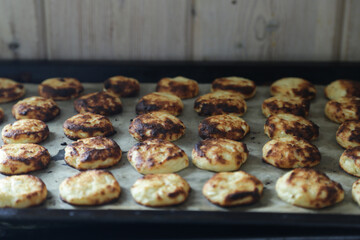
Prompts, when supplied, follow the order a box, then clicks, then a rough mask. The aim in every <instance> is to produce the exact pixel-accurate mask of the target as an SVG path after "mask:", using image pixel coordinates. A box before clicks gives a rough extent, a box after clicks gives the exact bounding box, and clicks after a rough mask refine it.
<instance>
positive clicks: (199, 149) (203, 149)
mask: <svg viewBox="0 0 360 240" xmlns="http://www.w3.org/2000/svg"><path fill="white" fill-rule="evenodd" d="M230 141H231V140H230ZM225 144H228V142H227V141H226V139H221V138H217V139H215V138H208V139H205V140H202V141H200V142H198V143H196V144H195V147H194V151H195V152H196V154H197V155H198V156H199V157H206V153H207V152H208V151H209V149H211V148H213V147H214V146H220V147H221V146H223V145H225ZM239 144H241V145H242V148H243V149H244V153H246V154H249V150H248V149H247V146H246V144H245V143H242V142H240V143H239ZM234 158H235V160H236V163H237V165H240V164H241V162H243V156H242V152H238V153H236V155H235V156H234ZM214 160H215V161H216V162H218V163H220V164H225V163H226V162H227V161H226V160H225V159H224V158H223V157H222V156H221V155H216V156H215V159H214ZM209 161H210V159H209Z"/></svg>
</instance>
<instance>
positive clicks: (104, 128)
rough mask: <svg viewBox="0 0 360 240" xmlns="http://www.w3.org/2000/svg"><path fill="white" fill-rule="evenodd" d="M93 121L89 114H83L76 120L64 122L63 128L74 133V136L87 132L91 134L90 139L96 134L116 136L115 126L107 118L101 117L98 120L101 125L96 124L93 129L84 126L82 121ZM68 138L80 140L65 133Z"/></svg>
mask: <svg viewBox="0 0 360 240" xmlns="http://www.w3.org/2000/svg"><path fill="white" fill-rule="evenodd" d="M89 119H91V116H90V115H88V114H81V115H78V117H77V118H76V119H75V120H74V119H67V120H66V121H65V122H64V125H63V128H64V129H67V130H70V131H72V132H73V133H74V134H76V133H77V132H80V131H82V132H85V133H88V134H89V137H91V136H93V135H94V133H95V132H102V133H103V134H104V135H103V136H104V137H108V136H111V135H113V134H115V130H114V127H113V125H112V124H111V122H110V120H109V119H108V118H107V117H105V116H101V117H100V118H99V119H98V120H99V121H100V123H99V124H95V125H93V126H92V127H85V126H83V125H82V121H83V122H86V121H87V120H89ZM64 134H65V136H66V137H68V138H69V139H71V140H78V139H79V138H78V137H73V136H71V135H68V134H66V133H64Z"/></svg>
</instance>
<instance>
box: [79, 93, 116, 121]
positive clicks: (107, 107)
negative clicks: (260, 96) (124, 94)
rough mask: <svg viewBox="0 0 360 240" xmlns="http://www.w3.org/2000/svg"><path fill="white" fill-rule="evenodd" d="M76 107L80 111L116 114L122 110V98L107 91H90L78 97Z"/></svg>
mask: <svg viewBox="0 0 360 240" xmlns="http://www.w3.org/2000/svg"><path fill="white" fill-rule="evenodd" d="M74 107H75V110H76V111H77V112H79V113H85V112H91V113H96V114H101V115H114V114H117V113H121V111H122V104H121V100H120V98H119V97H117V96H115V95H113V94H111V93H108V92H105V91H103V92H95V93H89V94H86V95H84V96H82V97H80V98H78V99H76V100H75V101H74Z"/></svg>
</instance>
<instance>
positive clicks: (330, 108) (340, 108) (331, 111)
mask: <svg viewBox="0 0 360 240" xmlns="http://www.w3.org/2000/svg"><path fill="white" fill-rule="evenodd" d="M344 110H348V111H354V115H355V119H349V118H347V117H346V116H345V113H344ZM325 112H326V115H327V116H328V118H329V119H330V120H332V121H336V122H339V123H340V122H343V121H346V120H360V99H357V98H349V101H348V102H346V103H341V102H338V101H337V100H330V101H328V102H327V103H326V106H325Z"/></svg>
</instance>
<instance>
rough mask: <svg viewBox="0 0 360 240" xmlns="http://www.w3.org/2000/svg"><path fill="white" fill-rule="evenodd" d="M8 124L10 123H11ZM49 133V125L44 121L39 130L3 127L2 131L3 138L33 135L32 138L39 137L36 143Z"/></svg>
mask: <svg viewBox="0 0 360 240" xmlns="http://www.w3.org/2000/svg"><path fill="white" fill-rule="evenodd" d="M10 125H12V123H11V124H10ZM49 133H50V131H49V127H48V126H47V125H46V124H45V123H43V126H42V130H40V131H24V130H11V131H8V129H5V131H3V133H2V135H3V137H5V138H11V139H14V140H16V139H19V138H21V137H27V138H29V137H30V136H34V139H35V138H36V139H39V141H38V142H36V143H40V142H42V141H44V140H45V139H46V138H47V137H48V136H49ZM3 140H4V139H3ZM4 142H5V141H4Z"/></svg>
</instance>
